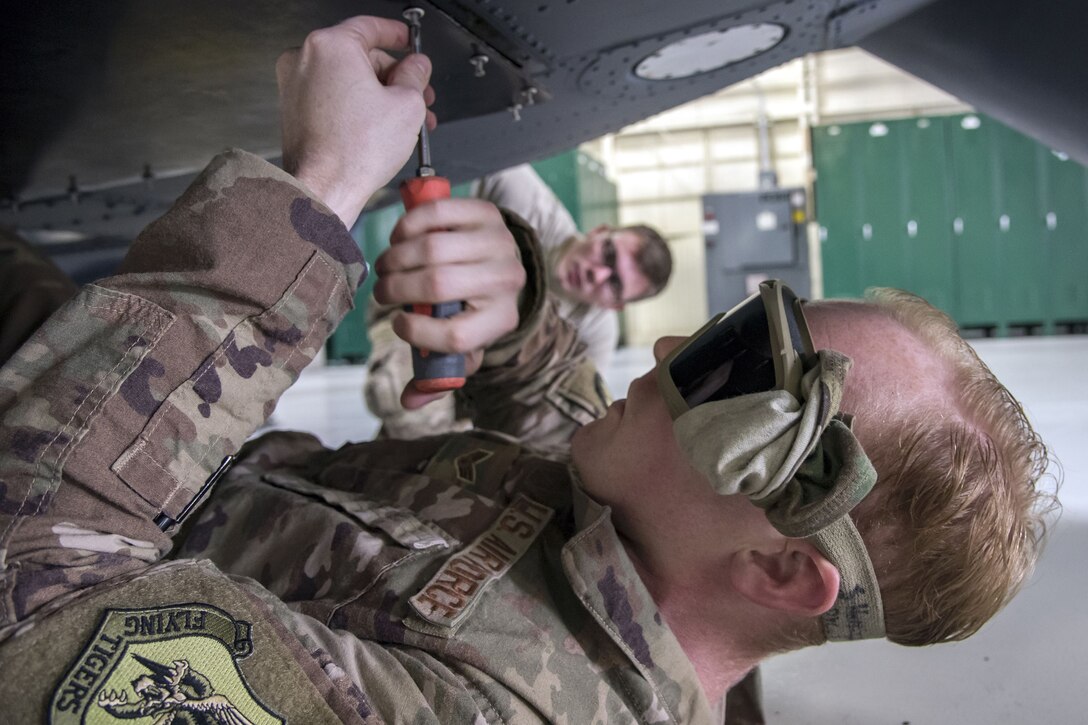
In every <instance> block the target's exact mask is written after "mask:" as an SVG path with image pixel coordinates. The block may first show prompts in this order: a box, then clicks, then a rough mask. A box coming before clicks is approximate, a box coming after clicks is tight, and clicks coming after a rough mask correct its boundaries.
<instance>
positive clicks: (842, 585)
mask: <svg viewBox="0 0 1088 725" xmlns="http://www.w3.org/2000/svg"><path fill="white" fill-rule="evenodd" d="M808 541H809V543H811V544H812V545H813V546H815V547H816V548H817V549H819V550H820V551H821V552H822V553H823V555H824V556H826V557H827V560H828V561H830V562H831V563H832V564H834V565H835V568H836V569H838V570H839V596H838V597H837V598H836V599H835V604H834V605H833V606H832V607H831V609H829V610H827V611H826V612H824V613H823V614H822V615H820V621H821V623H822V624H823V628H824V636H825V637H827V638H828V639H829V640H831V641H832V642H844V641H848V640H855V639H881V638H882V637H884V634H885V630H884V602H883V600H882V599H881V598H880V587H879V585H878V584H877V581H876V572H874V571H873V562H872V560H871V559H870V558H869V552H868V551H867V550H866V548H865V542H864V541H862V539H861V534H859V533H858V530H857V527H855V526H854V522H853V521H852V520H851V519H850V517H849V516H847V515H845V514H844V515H843V516H840V517H839V518H838V519H836V520H835V521H834V522H832V523H831V524H830V525H828V526H827V527H826V528H823V529H821V530H820V531H818V532H816V533H815V534H814V535H812V536H810V537H808Z"/></svg>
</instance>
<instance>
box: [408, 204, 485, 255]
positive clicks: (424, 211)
mask: <svg viewBox="0 0 1088 725" xmlns="http://www.w3.org/2000/svg"><path fill="white" fill-rule="evenodd" d="M487 225H494V226H496V227H501V228H502V229H505V228H506V225H505V223H504V222H503V221H502V214H501V213H500V212H499V210H498V208H497V207H496V206H495V205H494V204H492V203H491V202H489V201H484V200H483V199H440V200H438V201H434V202H430V203H427V204H420V205H419V206H417V207H415V208H414V209H412V211H410V212H408V213H407V214H405V215H404V216H402V217H401V218H400V219H399V220H397V224H396V226H395V227H393V232H392V233H391V234H390V235H389V241H390V242H391V243H392V244H397V243H398V242H401V241H403V240H405V239H411V238H412V237H417V236H421V235H423V234H425V233H427V232H429V231H437V230H439V229H456V228H458V227H472V228H479V227H484V226H487Z"/></svg>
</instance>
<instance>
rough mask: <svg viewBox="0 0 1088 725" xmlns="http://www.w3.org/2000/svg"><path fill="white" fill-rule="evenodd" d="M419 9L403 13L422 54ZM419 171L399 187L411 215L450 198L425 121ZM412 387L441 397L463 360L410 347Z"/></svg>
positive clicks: (447, 307) (422, 311)
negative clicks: (434, 160)
mask: <svg viewBox="0 0 1088 725" xmlns="http://www.w3.org/2000/svg"><path fill="white" fill-rule="evenodd" d="M422 17H423V10H422V9H421V8H408V9H407V10H405V11H404V20H405V21H406V22H407V23H408V38H409V41H410V43H411V46H412V52H413V53H422V52H423V42H422V38H421V37H420V35H421V32H422V30H421V26H420V23H419V20H420V18H422ZM418 149H419V167H418V168H417V169H416V177H415V178H414V179H408V180H406V181H405V182H404V183H403V184H401V185H400V198H401V200H402V201H404V208H405V209H407V210H409V211H411V210H412V209H414V208H415V207H417V206H419V205H420V204H423V203H426V202H429V201H435V200H437V199H449V198H450V180H449V179H447V178H445V177H442V176H437V175H435V172H434V167H433V166H431V141H430V137H428V136H427V121H426V119H424V121H423V126H422V127H420V129H419V146H418ZM462 309H464V305H463V304H462V303H461V302H439V303H437V304H433V305H429V304H414V305H411V306H410V307H409V311H410V312H414V313H416V314H419V315H430V316H431V317H437V318H446V317H452V316H454V315H456V314H457V313H458V312H461V310H462ZM412 376H413V377H412V385H414V386H415V388H416V390H419V391H420V392H424V393H441V392H444V391H447V390H455V389H457V388H460V387H461V386H462V385H464V384H465V357H464V355H460V354H457V353H442V352H433V351H431V350H421V349H419V348H416V347H412Z"/></svg>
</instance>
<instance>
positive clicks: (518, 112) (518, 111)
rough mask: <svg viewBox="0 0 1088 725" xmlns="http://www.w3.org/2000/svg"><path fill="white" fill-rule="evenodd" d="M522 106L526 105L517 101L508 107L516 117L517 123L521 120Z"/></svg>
mask: <svg viewBox="0 0 1088 725" xmlns="http://www.w3.org/2000/svg"><path fill="white" fill-rule="evenodd" d="M522 108H524V106H522V105H521V104H520V103H515V104H514V105H512V106H510V107H509V108H507V109H506V110H507V111H510V114H511V115H512V116H513V117H514V122H515V123H516V122H518V121H520V120H521V109H522Z"/></svg>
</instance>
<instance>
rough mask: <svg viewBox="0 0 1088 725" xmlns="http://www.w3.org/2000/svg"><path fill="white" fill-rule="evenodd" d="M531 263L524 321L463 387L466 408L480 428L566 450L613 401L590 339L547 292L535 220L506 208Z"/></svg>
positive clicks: (541, 447) (543, 449)
mask: <svg viewBox="0 0 1088 725" xmlns="http://www.w3.org/2000/svg"><path fill="white" fill-rule="evenodd" d="M503 214H504V217H505V218H506V223H507V227H508V228H509V229H510V230H511V232H512V233H513V235H514V238H515V239H516V240H517V242H518V247H519V250H520V252H521V257H522V261H523V263H524V264H525V268H526V276H527V280H526V285H525V290H524V291H523V293H522V301H521V310H520V315H521V322H520V324H519V326H518V329H516V330H515V331H514V332H512V333H510V334H509V335H507V336H505V337H504V338H502V339H500V340H498V341H497V342H496V343H495V344H494V345H492V346H491V347H490V348H489V349H488V351H487V352H486V354H485V355H484V362H483V365H482V366H481V368H480V370H479V371H477V373H476V374H475V375H472V376H470V377H469V379H468V381H467V382H466V383H465V387H464V388H463V389H462V390H461V391H459V395H460V397H461V401H462V412H465V413H467V414H468V415H469V416H470V417H471V418H472V420H473V423H474V425H475V426H476V427H477V428H486V429H488V430H494V431H499V432H501V433H505V434H507V435H511V436H514V437H515V438H517V439H518V440H519V441H520V442H521V443H522V444H523V445H525V446H527V447H530V448H534V449H536V450H538V451H540V452H546V453H547V452H553V453H556V454H565V452H566V449H567V448H568V442H569V440H570V436H571V435H572V434H573V433H574V431H575V430H577V429H578V428H579V427H580V426H582V425H585V424H586V423H589V422H590V421H593V420H595V419H596V418H599V417H601V416H603V415H604V413H605V409H606V408H607V407H608V405H609V404H610V403H611V399H610V398H609V396H608V392H607V390H606V389H605V386H604V384H603V382H602V380H601V377H600V375H598V374H597V369H596V367H595V366H594V364H593V362H592V361H591V360H590V359H589V358H587V357H586V355H585V345H584V344H583V343H582V342H580V341H579V340H578V336H577V333H576V331H575V329H574V328H573V327H572V326H571V325H570V323H568V322H567V321H566V320H564V319H563V318H562V317H560V316H559V314H558V312H557V310H556V305H555V300H554V299H551V298H550V297H549V296H548V295H547V294H546V291H547V288H546V282H545V280H544V276H543V275H544V267H543V259H542V256H543V255H542V253H541V250H540V248H539V246H538V244H537V243H536V237H535V235H534V233H533V230H532V228H531V227H530V226H529V225H528V224H527V223H526V222H525V221H524V220H522V219H520V218H519V217H517V215H515V214H511V213H509V212H507V211H504V212H503Z"/></svg>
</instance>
